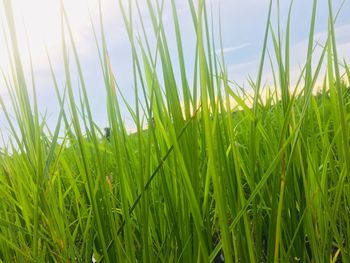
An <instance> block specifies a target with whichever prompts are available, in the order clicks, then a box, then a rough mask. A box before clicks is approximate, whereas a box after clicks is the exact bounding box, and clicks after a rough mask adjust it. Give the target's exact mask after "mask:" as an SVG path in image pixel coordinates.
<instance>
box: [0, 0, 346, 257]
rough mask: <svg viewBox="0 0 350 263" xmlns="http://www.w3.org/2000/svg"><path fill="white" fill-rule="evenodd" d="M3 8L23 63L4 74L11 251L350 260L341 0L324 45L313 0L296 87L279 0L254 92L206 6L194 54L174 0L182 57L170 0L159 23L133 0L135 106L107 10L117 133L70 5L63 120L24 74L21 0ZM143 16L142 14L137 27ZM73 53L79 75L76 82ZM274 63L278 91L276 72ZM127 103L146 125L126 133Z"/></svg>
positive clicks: (4, 186) (3, 222)
mask: <svg viewBox="0 0 350 263" xmlns="http://www.w3.org/2000/svg"><path fill="white" fill-rule="evenodd" d="M2 4H3V5H4V10H5V11H6V18H4V19H5V20H4V22H5V24H6V26H7V29H8V32H9V34H8V35H7V37H8V38H7V40H8V43H9V52H10V54H11V59H12V65H13V67H12V75H11V78H6V77H5V80H6V84H7V89H8V92H9V94H10V95H11V96H10V101H9V102H8V101H4V100H3V99H2V98H0V105H1V106H0V111H1V112H2V114H4V116H5V117H6V120H7V127H8V128H9V130H10V137H9V140H8V143H7V144H6V146H4V148H3V149H1V153H0V196H1V201H0V261H1V262H33V261H35V262H91V261H92V258H94V259H95V260H97V261H98V262H222V261H223V259H224V260H225V262H350V254H349V253H350V209H349V203H350V189H349V179H350V178H349V174H350V148H349V139H350V137H349V129H350V126H349V123H350V95H349V94H350V92H349V88H348V85H349V82H350V70H349V67H348V64H347V61H343V60H342V58H341V57H338V54H337V44H336V31H335V29H334V28H335V23H336V19H337V14H338V10H333V7H332V1H331V0H329V1H328V5H329V16H328V34H327V39H326V41H325V42H324V43H316V42H315V39H314V36H315V32H314V31H315V30H314V28H315V23H316V22H315V21H316V19H315V17H316V4H317V1H314V5H313V10H311V14H310V21H309V28H310V29H309V40H308V41H309V42H308V50H307V57H306V63H305V65H302V67H301V70H300V77H299V79H298V81H297V85H296V87H292V86H291V84H290V83H291V79H290V78H291V77H290V57H291V56H293V54H290V45H289V42H290V16H288V17H279V16H278V17H279V19H281V20H283V21H284V22H285V24H286V28H283V29H282V28H280V26H279V25H274V24H273V23H272V22H271V21H270V18H271V12H272V6H274V9H273V10H276V6H275V4H274V3H272V1H271V3H270V9H269V13H268V14H266V21H265V23H266V31H265V35H264V36H265V37H264V39H262V47H261V60H260V66H259V68H258V74H257V76H256V79H250V81H249V83H250V87H249V89H250V90H252V92H248V91H244V89H241V87H239V86H237V84H236V83H235V82H234V80H231V79H229V76H228V74H227V69H226V66H225V56H224V53H223V52H222V53H221V54H219V55H217V56H216V55H215V54H214V53H215V52H213V50H214V47H215V46H218V45H220V44H221V43H214V39H213V37H212V30H214V29H213V28H212V27H211V20H210V19H209V15H208V13H209V12H210V10H208V7H207V6H206V5H205V1H203V0H199V1H198V2H197V1H192V0H189V1H188V7H189V8H190V9H191V11H192V18H193V21H192V25H193V34H195V35H196V37H197V46H196V53H195V54H193V55H194V56H195V60H194V61H195V62H194V64H193V65H188V63H187V61H186V59H185V58H184V52H183V42H182V38H181V36H182V35H181V27H180V26H179V17H178V14H177V9H176V1H175V0H171V5H172V10H173V16H172V18H171V19H173V22H174V25H175V27H174V32H175V35H176V45H177V55H176V56H177V59H178V61H179V63H178V64H179V68H175V65H174V63H172V61H171V56H170V52H169V46H168V43H167V38H166V32H165V30H164V26H163V22H162V1H161V0H156V1H147V6H148V11H149V12H148V14H149V17H150V19H151V21H152V25H153V28H152V30H153V32H152V33H150V32H146V29H145V27H143V19H144V17H143V16H141V15H140V13H139V12H138V11H139V10H138V9H137V8H136V9H133V10H131V9H129V8H128V6H127V5H126V6H125V4H123V2H122V1H121V0H120V1H119V7H120V9H121V10H122V13H123V19H124V25H125V29H126V30H127V32H128V36H129V40H130V45H131V50H132V54H130V59H131V60H132V65H133V74H132V76H130V77H133V79H134V92H135V103H134V102H133V103H131V102H128V101H126V100H124V99H123V96H122V94H121V93H120V89H119V88H118V84H117V83H116V81H115V77H114V73H113V72H112V70H111V66H110V58H109V53H108V50H107V43H106V38H105V35H104V30H103V24H102V22H101V21H102V16H103V15H102V14H101V20H100V21H94V25H95V27H96V28H97V27H98V28H99V30H98V32H101V34H98V35H97V34H96V44H97V48H98V50H99V54H100V63H101V64H100V69H101V71H102V73H103V77H104V84H105V85H104V86H105V93H106V95H107V96H106V98H107V99H106V104H105V108H106V111H107V112H108V120H109V127H110V134H109V136H108V138H106V137H104V136H103V134H104V131H103V127H98V126H97V125H96V124H95V121H94V119H93V117H92V115H93V114H92V112H93V110H94V109H93V108H90V104H89V100H88V94H87V91H86V85H87V84H86V83H85V81H84V74H83V71H82V67H81V64H80V60H79V55H78V47H77V46H76V45H75V40H74V35H73V34H72V32H71V30H70V24H69V20H68V17H67V16H66V13H65V11H64V8H62V56H63V59H64V63H65V86H64V88H63V89H62V87H60V86H58V85H59V84H57V82H56V75H55V72H54V70H53V69H52V68H51V74H52V81H53V85H52V88H53V89H55V90H56V94H57V104H58V105H59V106H60V109H61V110H60V112H59V117H58V120H57V125H56V127H52V128H50V127H47V123H46V120H45V118H41V117H40V116H41V115H40V113H39V112H38V103H37V100H36V90H35V86H34V87H33V85H32V83H31V82H30V81H28V78H26V77H25V73H24V70H23V64H22V63H24V62H23V60H22V58H21V56H20V54H19V51H18V43H17V38H16V28H15V25H14V23H13V21H14V18H13V12H12V7H11V1H8V0H4V1H2ZM277 7H278V5H277ZM291 8H292V5H291ZM277 12H278V8H277ZM131 14H132V16H134V17H136V18H137V19H138V21H139V24H140V25H141V27H140V29H139V30H140V32H139V36H138V37H136V33H135V25H134V23H133V22H132V21H133V19H131ZM289 14H290V12H289ZM277 15H278V14H277ZM282 31H283V33H282ZM96 32H97V31H96ZM216 32H217V31H216ZM217 33H218V32H217ZM151 37H154V39H153V41H154V40H155V41H156V50H151V49H150V45H149V43H150V39H149V38H151ZM268 41H272V42H273V44H274V45H273V49H271V50H268V49H267V43H268ZM221 46H222V44H221ZM316 46H321V47H322V48H321V49H322V52H321V55H320V56H314V49H315V47H316ZM68 50H69V52H68ZM68 53H69V54H68ZM72 64H73V65H74V67H75V68H76V70H77V72H78V79H79V86H76V85H74V84H73V82H72V80H71V79H72V71H71V66H72ZM185 65H186V67H193V68H194V75H193V76H188V73H187V71H186V70H185ZM272 65H273V66H274V67H273V77H274V79H273V85H271V86H270V87H268V88H267V87H265V86H264V85H263V83H262V79H263V77H264V76H263V72H264V68H266V67H272ZM159 67H160V68H161V70H157V68H159ZM174 71H179V72H180V73H181V74H180V77H181V78H180V79H179V80H177V79H176V77H175V73H174ZM323 72H325V73H323ZM322 74H324V75H322ZM4 76H5V75H4ZM189 79H191V80H193V81H189ZM29 89H30V90H32V91H31V92H30V94H33V95H29V91H28V90H29ZM77 89H79V92H80V93H79V94H81V96H80V97H75V96H74V94H76V92H75V91H76V90H77ZM62 90H63V92H62ZM267 90H268V91H269V92H268V91H267ZM316 90H318V92H317V93H316ZM140 101H142V103H139V102H140ZM120 103H124V104H126V105H127V106H128V109H129V113H130V114H131V116H132V118H133V120H134V123H135V126H136V127H137V131H136V132H135V133H132V134H130V133H128V132H127V129H126V127H125V125H124V122H123V116H122V113H121V110H120ZM8 105H10V106H8ZM131 105H136V106H135V107H132V106H131ZM9 107H10V108H9ZM147 120H149V121H147Z"/></svg>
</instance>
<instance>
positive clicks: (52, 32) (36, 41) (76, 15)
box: [0, 0, 109, 70]
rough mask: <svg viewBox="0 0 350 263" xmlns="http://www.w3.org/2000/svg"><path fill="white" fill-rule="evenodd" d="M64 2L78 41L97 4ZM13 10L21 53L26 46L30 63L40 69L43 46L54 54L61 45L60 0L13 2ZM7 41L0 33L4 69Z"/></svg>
mask: <svg viewBox="0 0 350 263" xmlns="http://www.w3.org/2000/svg"><path fill="white" fill-rule="evenodd" d="M107 2H109V1H107ZM63 3H64V7H65V9H66V12H67V14H68V17H69V20H70V24H71V26H72V30H73V33H74V36H75V37H76V40H77V41H79V39H81V38H82V37H83V35H84V30H86V29H87V26H88V25H90V21H89V20H90V15H92V16H93V15H94V14H96V10H97V7H98V6H97V5H98V1H94V0H66V1H63ZM12 7H13V11H14V17H15V24H16V31H17V37H18V45H19V49H20V52H21V53H22V54H26V53H27V50H28V44H27V43H29V46H30V51H31V53H32V57H33V62H34V64H37V65H39V66H40V64H43V63H45V61H46V51H45V47H47V49H48V50H49V53H54V52H57V51H58V49H60V46H61V17H60V0H30V1H28V0H12ZM0 17H2V19H1V20H2V23H4V22H5V20H6V19H5V12H4V10H3V5H1V6H0ZM2 31H3V30H2ZM26 36H28V40H27V37H26ZM6 38H8V35H7V36H6V35H4V34H3V33H1V34H0V57H1V58H2V63H1V67H2V68H3V69H5V70H7V69H8V67H9V62H8V61H7V60H8V59H7V58H6V57H7V56H6V54H7V52H6V40H5V39H6Z"/></svg>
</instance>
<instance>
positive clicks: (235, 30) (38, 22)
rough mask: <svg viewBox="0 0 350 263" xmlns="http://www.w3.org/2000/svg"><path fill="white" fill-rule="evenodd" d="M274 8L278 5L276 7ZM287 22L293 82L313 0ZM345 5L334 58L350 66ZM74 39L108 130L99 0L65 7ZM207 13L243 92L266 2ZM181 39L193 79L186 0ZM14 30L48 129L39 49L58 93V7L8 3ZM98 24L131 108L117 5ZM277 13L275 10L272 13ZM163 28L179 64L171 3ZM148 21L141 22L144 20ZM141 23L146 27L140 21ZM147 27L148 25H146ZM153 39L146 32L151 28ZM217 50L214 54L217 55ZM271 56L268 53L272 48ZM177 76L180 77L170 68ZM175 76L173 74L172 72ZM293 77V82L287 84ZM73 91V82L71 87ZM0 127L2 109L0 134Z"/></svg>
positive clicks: (321, 14) (232, 0)
mask: <svg viewBox="0 0 350 263" xmlns="http://www.w3.org/2000/svg"><path fill="white" fill-rule="evenodd" d="M145 2H146V0H139V3H140V5H141V9H142V12H143V14H144V15H145V17H147V15H148V13H147V9H146V7H145ZM276 2H277V1H276ZM280 2H281V3H280V4H281V11H282V13H281V14H282V15H281V18H282V22H283V21H284V20H286V14H287V12H288V7H289V1H284V0H282V1H280ZM294 2H295V3H294V7H293V12H292V21H291V73H292V82H293V81H295V78H296V77H297V76H298V73H299V72H300V71H299V66H300V65H301V64H302V63H303V62H304V61H305V54H306V49H307V38H308V32H309V24H310V17H311V7H312V1H311V0H307V1H304V0H295V1H294ZM318 2H319V3H318V8H317V18H316V19H317V23H316V39H315V40H324V39H325V36H326V31H327V12H328V9H327V1H325V0H323V1H318ZM341 2H342V1H339V0H335V1H333V5H334V8H333V9H334V10H337V9H338V7H339V6H340V4H341ZM349 2H350V1H349V0H347V1H346V2H345V4H344V6H343V9H342V11H341V13H340V16H339V18H338V20H337V23H336V34H337V41H338V50H339V56H340V57H341V58H345V59H347V60H348V61H350V16H349V15H348V14H350V3H349ZM0 3H1V5H0V20H1V23H2V27H1V28H0V67H1V68H2V70H4V71H5V72H7V71H8V70H9V63H8V60H7V51H6V45H5V41H4V36H5V35H6V29H5V30H4V26H3V25H5V28H6V21H5V20H6V19H5V17H4V11H3V6H2V2H0ZM64 3H65V8H66V10H67V13H68V16H69V19H70V23H71V25H72V27H73V34H74V37H75V41H76V45H77V47H78V52H79V56H80V59H81V63H82V68H83V73H84V77H85V80H86V84H87V89H88V94H89V98H90V103H91V107H92V109H93V111H94V112H93V114H94V118H95V120H96V122H97V123H98V124H99V125H100V126H101V127H104V126H107V115H106V107H105V106H104V105H105V100H106V98H105V91H104V87H103V81H102V74H101V70H100V67H99V62H98V54H97V50H96V45H95V41H94V38H93V32H92V27H91V23H90V16H91V17H92V20H93V21H94V23H95V24H96V26H97V25H98V8H97V7H98V1H97V0H65V1H64ZM207 3H208V7H209V10H210V9H211V8H212V14H213V19H214V27H215V29H216V40H217V39H218V36H219V35H218V33H219V27H218V20H219V8H220V10H221V24H222V29H221V30H222V35H223V47H224V50H223V51H224V53H225V59H226V61H225V62H226V63H227V68H228V72H229V78H230V79H233V80H235V81H237V82H238V83H240V84H242V85H247V81H246V80H247V77H248V75H250V76H253V77H254V76H255V74H256V71H257V68H258V61H259V58H260V55H261V49H262V41H263V35H264V28H265V22H266V16H267V11H268V4H269V1H267V0H246V1H243V0H210V1H207ZM176 4H177V8H178V13H179V16H180V24H181V31H182V39H183V45H184V52H185V60H186V66H187V72H188V75H192V71H193V69H192V68H193V66H192V64H193V59H194V50H195V33H194V28H193V24H192V18H191V14H190V10H189V8H188V4H187V0H176ZM13 6H14V11H15V20H16V27H17V31H18V37H19V42H20V50H21V53H22V55H23V64H24V67H25V68H26V72H29V69H28V65H29V63H28V54H27V46H26V33H25V32H27V35H28V41H29V45H30V50H31V52H32V57H33V65H34V71H35V81H36V85H37V89H38V104H39V107H40V111H41V112H42V113H44V112H45V111H47V112H48V113H49V116H50V118H49V124H50V125H52V126H53V125H54V123H55V121H56V116H57V99H56V97H55V93H54V89H53V84H52V78H51V75H50V72H49V68H48V61H47V57H46V53H45V46H47V49H48V51H49V55H50V58H51V60H52V62H53V66H54V69H55V72H56V74H57V76H58V79H59V81H60V85H61V86H63V83H64V76H63V65H62V53H61V40H60V32H61V31H60V15H59V0H13ZM102 6H103V17H104V24H105V30H106V35H107V43H108V49H109V53H110V56H111V63H112V68H113V71H114V73H115V75H116V79H117V81H118V84H119V86H120V87H121V90H122V92H123V94H124V95H125V97H126V98H127V99H128V101H130V102H133V98H134V97H133V86H132V67H131V53H130V47H129V46H130V45H129V42H128V39H127V35H126V31H125V29H124V26H123V22H122V19H121V13H120V10H119V8H118V1H117V0H102ZM274 7H275V8H276V5H275V6H274ZM164 8H165V9H164V16H163V18H164V26H165V30H166V32H167V34H168V35H167V37H168V44H169V47H170V51H171V54H175V56H174V57H173V63H174V65H177V58H176V54H177V52H176V42H175V36H174V32H173V31H174V30H173V24H172V17H171V9H170V1H168V0H165V6H164ZM273 12H274V16H273V18H272V22H273V24H274V25H276V16H275V14H276V9H274V11H273ZM146 20H147V19H146ZM146 23H147V21H146ZM147 24H148V25H149V23H147ZM149 30H150V32H151V28H149ZM218 48H219V46H217V47H216V49H218ZM270 51H271V52H272V50H271V49H270ZM175 70H178V69H177V68H176V67H175ZM176 74H177V75H178V72H177V73H176ZM270 77H271V71H270V70H269V69H266V70H265V72H264V81H268V80H269V78H270ZM293 78H294V79H293ZM73 84H74V85H76V86H77V82H75V83H73ZM0 94H1V95H2V96H3V97H4V98H5V100H6V98H7V95H6V89H5V87H4V83H3V81H2V80H0ZM123 114H124V116H125V122H126V125H127V127H129V128H130V129H131V128H132V127H133V125H132V121H131V119H130V118H129V117H128V115H127V114H126V109H125V107H123ZM4 127H5V123H4V119H3V116H2V113H1V109H0V129H3V128H4Z"/></svg>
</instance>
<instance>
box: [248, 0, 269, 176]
mask: <svg viewBox="0 0 350 263" xmlns="http://www.w3.org/2000/svg"><path fill="white" fill-rule="evenodd" d="M268 10H269V11H268V15H267V21H266V27H265V33H264V42H263V47H262V54H261V58H260V64H259V68H258V75H257V79H256V84H255V92H254V102H253V113H254V118H255V120H254V121H253V122H252V124H251V131H250V147H251V149H250V153H249V155H250V166H251V167H252V168H253V167H256V154H257V153H256V124H257V119H256V118H257V113H258V101H259V96H260V86H261V80H262V74H263V68H264V62H265V53H266V49H267V39H268V35H269V25H270V18H271V11H272V0H270V1H269V9H268ZM251 173H252V174H255V171H251Z"/></svg>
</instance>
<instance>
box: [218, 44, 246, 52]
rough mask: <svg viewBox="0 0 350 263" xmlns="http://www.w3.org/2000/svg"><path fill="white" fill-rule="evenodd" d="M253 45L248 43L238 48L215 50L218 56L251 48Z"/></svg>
mask: <svg viewBox="0 0 350 263" xmlns="http://www.w3.org/2000/svg"><path fill="white" fill-rule="evenodd" d="M251 45H252V43H249V42H247V43H243V44H241V45H238V46H231V47H226V48H223V49H222V50H221V49H220V48H218V49H216V50H215V53H216V54H221V52H223V53H230V52H233V51H237V50H240V49H242V48H246V47H249V46H251Z"/></svg>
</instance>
